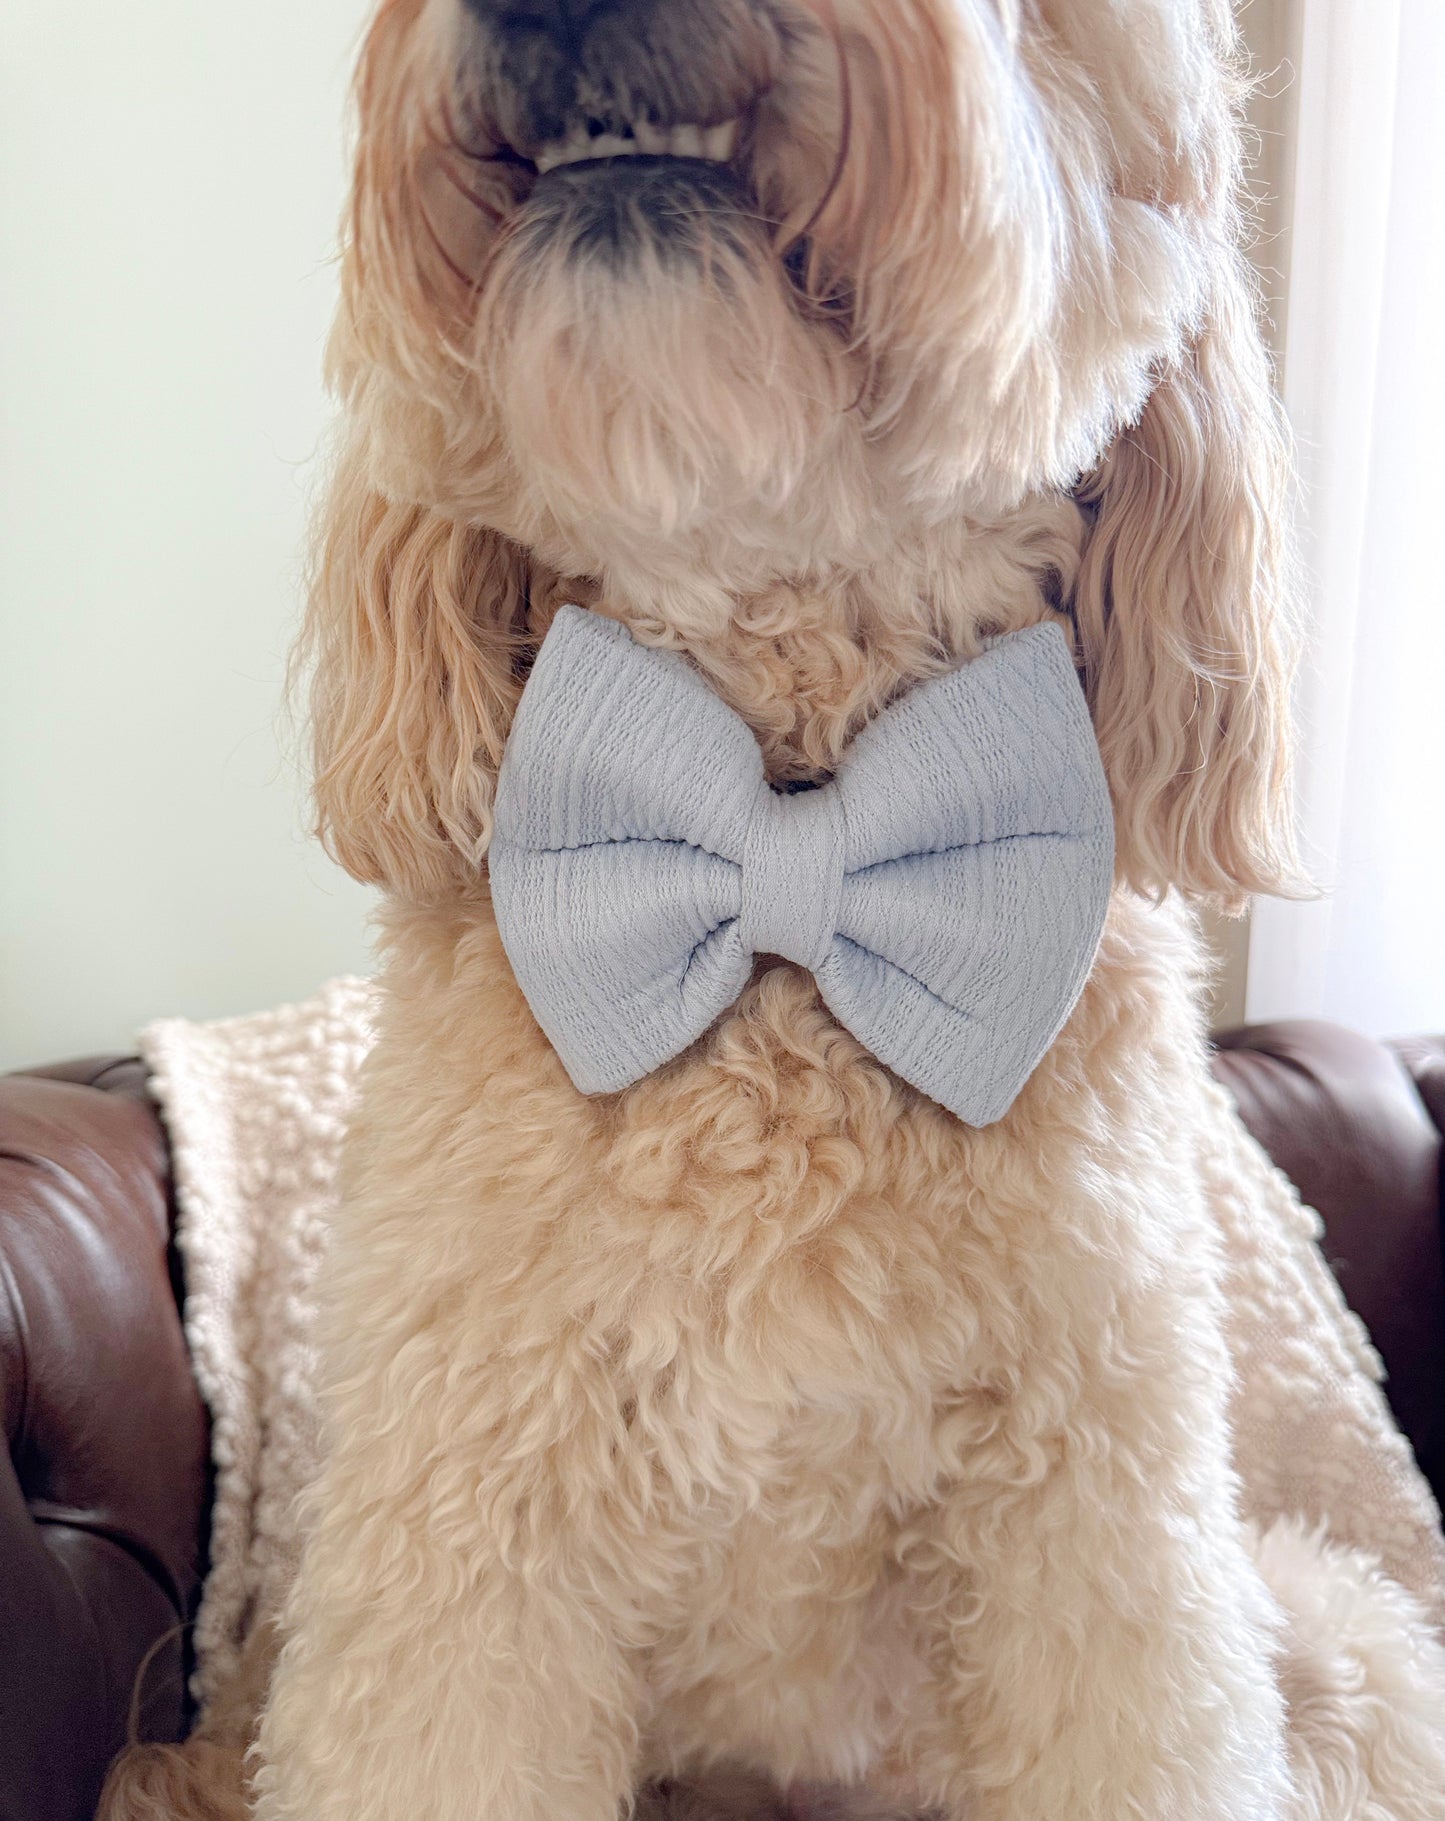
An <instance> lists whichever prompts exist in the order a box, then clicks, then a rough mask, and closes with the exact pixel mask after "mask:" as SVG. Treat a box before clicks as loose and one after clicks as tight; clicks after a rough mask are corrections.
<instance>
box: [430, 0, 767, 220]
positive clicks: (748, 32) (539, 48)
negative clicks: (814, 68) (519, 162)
mask: <svg viewBox="0 0 1445 1821" xmlns="http://www.w3.org/2000/svg"><path fill="white" fill-rule="evenodd" d="M460 3H461V6H462V11H463V30H464V57H465V62H466V65H467V67H468V72H469V82H468V86H469V87H470V88H471V89H472V91H473V94H474V96H475V99H476V101H477V103H478V104H479V106H480V108H481V111H482V113H483V115H484V116H485V117H486V119H487V122H488V125H489V126H490V127H491V129H492V130H493V131H494V132H495V134H496V135H497V137H498V138H500V139H501V140H502V141H503V143H504V144H506V145H507V146H508V147H509V148H510V149H511V150H512V151H513V152H515V153H516V154H517V156H518V157H520V158H522V159H525V160H527V161H528V162H530V163H532V164H534V165H535V166H536V169H537V171H538V173H539V176H540V177H541V178H543V179H545V178H547V177H548V176H549V175H550V174H551V173H553V172H556V171H567V170H571V171H577V170H579V169H580V170H583V171H591V172H598V170H599V167H600V174H601V176H602V177H603V178H604V179H609V178H610V177H611V176H613V175H615V174H616V171H617V168H618V167H620V166H621V165H622V164H623V163H624V162H625V161H629V160H636V161H643V162H646V163H648V164H650V165H651V166H652V167H654V169H655V170H674V171H675V172H676V173H677V174H678V175H679V176H680V177H682V178H683V179H684V180H685V179H686V178H687V177H688V175H689V174H697V173H698V172H699V171H701V172H703V173H708V174H709V175H710V178H711V180H712V181H711V182H710V186H709V187H710V189H711V190H713V191H715V190H716V188H717V185H716V177H717V174H718V173H719V172H722V171H725V170H728V169H729V168H730V167H731V166H732V165H733V164H734V161H735V160H736V159H737V156H738V153H739V148H740V143H741V140H742V137H743V133H744V125H745V116H746V114H747V111H748V109H749V108H750V107H751V105H752V104H753V102H754V101H755V100H756V99H757V97H758V95H759V94H760V93H762V92H763V90H764V89H765V88H766V87H767V85H768V82H769V80H770V74H771V67H772V64H773V61H774V59H775V57H776V50H777V38H776V31H775V29H774V27H773V25H772V23H771V20H770V18H769V16H768V14H767V12H766V11H765V10H764V0H460ZM654 187H655V185H654Z"/></svg>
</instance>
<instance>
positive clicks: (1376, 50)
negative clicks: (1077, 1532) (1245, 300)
mask: <svg viewBox="0 0 1445 1821" xmlns="http://www.w3.org/2000/svg"><path fill="white" fill-rule="evenodd" d="M1298 30H1299V35H1298V71H1297V78H1296V80H1297V97H1298V102H1297V105H1298V117H1297V136H1296V139H1295V143H1294V159H1293V164H1294V172H1295V177H1294V192H1293V200H1292V206H1291V208H1290V211H1289V225H1288V235H1289V282H1288V289H1287V313H1286V319H1285V355H1284V369H1283V379H1284V393H1285V402H1286V404H1287V405H1288V407H1289V412H1290V416H1291V418H1292V420H1293V423H1294V426H1295V433H1296V436H1297V438H1298V441H1299V455H1300V466H1301V473H1302V479H1303V486H1304V499H1303V512H1302V516H1303V527H1302V530H1303V535H1302V555H1303V559H1304V565H1305V571H1306V581H1307V595H1308V601H1309V627H1308V639H1309V647H1308V657H1307V662H1306V666H1305V671H1304V674H1303V675H1302V677H1301V680H1300V695H1299V705H1300V715H1301V721H1302V730H1303V733H1302V754H1301V759H1302V763H1301V769H1300V806H1301V825H1302V831H1303V835H1304V839H1305V847H1306V854H1307V857H1308V860H1309V863H1310V865H1311V867H1312V869H1313V871H1314V874H1315V877H1316V878H1317V879H1318V880H1319V881H1320V882H1321V883H1322V884H1323V885H1324V886H1326V887H1327V888H1328V889H1327V895H1326V896H1325V897H1323V898H1322V899H1321V900H1320V901H1318V902H1316V903H1309V904H1279V903H1275V902H1261V903H1260V904H1258V905H1257V906H1256V907H1255V912H1254V916H1253V920H1252V925H1251V935H1250V953H1249V976H1248V994H1247V1001H1246V1010H1247V1014H1248V1016H1249V1017H1250V1018H1274V1017H1300V1016H1303V1017H1311V1016H1313V1017H1327V1018H1336V1019H1339V1020H1340V1021H1342V1022H1344V1023H1347V1024H1353V1025H1355V1026H1357V1027H1359V1028H1361V1029H1364V1030H1367V1031H1370V1032H1373V1033H1376V1034H1385V1033H1388V1032H1404V1031H1412V1030H1422V1029H1426V1028H1431V1029H1435V1030H1445V561H1442V556H1441V550H1442V546H1445V537H1442V535H1441V534H1442V531H1445V79H1442V72H1445V5H1442V4H1441V0H1303V7H1302V13H1301V15H1300V18H1299V28H1298Z"/></svg>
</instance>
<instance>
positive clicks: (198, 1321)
mask: <svg viewBox="0 0 1445 1821" xmlns="http://www.w3.org/2000/svg"><path fill="white" fill-rule="evenodd" d="M373 1003H374V1000H373V989H372V988H371V986H370V985H369V984H368V983H367V982H366V981H364V980H355V979H345V980H336V981H333V982H332V983H331V984H330V985H328V986H326V987H323V988H322V990H321V991H320V992H319V993H317V994H316V996H315V997H314V998H312V999H308V1000H307V1001H306V1002H305V1003H304V1004H301V1005H291V1006H283V1007H281V1008H280V1010H278V1011H272V1012H263V1013H260V1014H258V1015H256V1016H255V1017H249V1018H230V1019H224V1020H222V1021H220V1022H218V1023H214V1024H191V1023H188V1022H186V1021H185V1020H182V1019H167V1020H165V1021H163V1022H161V1023H158V1024H153V1025H151V1026H150V1027H149V1029H147V1030H146V1031H145V1032H143V1033H142V1037H141V1050H142V1053H143V1055H144V1057H145V1059H146V1062H147V1063H148V1065H149V1067H150V1070H151V1075H152V1085H153V1088H154V1092H155V1094H156V1096H157V1099H158V1100H159V1103H160V1107H161V1111H162V1113H163V1115H164V1118H165V1121H166V1125H167V1127H168V1128H169V1132H170V1137H171V1145H172V1150H173V1155H174V1162H175V1179H176V1192H177V1201H178V1204H179V1209H180V1219H179V1233H178V1238H179V1244H180V1248H181V1252H182V1255H183V1257H184V1260H185V1268H186V1331H187V1335H188V1337H189V1340H190V1346H191V1354H192V1358H193V1359H194V1362H195V1369H196V1376H197V1379H198V1380H199V1382H200V1386H201V1389H202V1391H203V1392H204V1394H205V1397H206V1400H207V1402H208V1404H209V1405H210V1409H211V1416H212V1421H213V1446H214V1450H215V1465H216V1501H215V1513H214V1519H213V1525H212V1532H211V1568H210V1574H209V1577H208V1579H207V1581H206V1587H205V1593H204V1597H203V1600H202V1604H201V1611H200V1616H199V1619H198V1621H197V1627H196V1649H197V1662H198V1668H197V1693H198V1695H199V1697H200V1699H201V1700H202V1701H203V1702H204V1701H206V1700H208V1699H209V1698H210V1697H211V1696H212V1695H213V1694H214V1693H215V1691H216V1690H217V1689H218V1688H219V1687H221V1686H222V1685H223V1684H224V1682H225V1680H226V1678H227V1676H228V1675H229V1673H230V1672H231V1670H232V1669H233V1668H234V1666H235V1664H236V1662H237V1658H238V1655H239V1652H240V1649H241V1645H242V1643H243V1640H244V1639H245V1637H246V1636H247V1634H248V1632H249V1630H250V1628H251V1627H252V1626H253V1625H254V1624H255V1623H256V1621H257V1619H258V1618H262V1617H265V1616H267V1615H269V1614H271V1613H274V1612H275V1611H276V1609H277V1608H278V1606H279V1604H280V1600H281V1596H282V1594H283V1591H284V1589H285V1586H286V1584H287V1582H288V1580H289V1578H290V1574H291V1570H292V1567H293V1565H294V1563H295V1560H296V1555H297V1547H298V1539H297V1533H296V1526H295V1522H294V1519H293V1516H292V1509H293V1500H294V1495H295V1494H296V1492H297V1491H298V1489H299V1488H300V1487H301V1485H302V1484H303V1483H304V1481H305V1479H306V1478H307V1475H308V1474H309V1472H310V1470H311V1465H312V1462H313V1460H314V1458H315V1453H316V1434H317V1426H316V1416H315V1407H314V1400H313V1390H312V1385H313V1364H314V1360H313V1353H312V1346H311V1328H312V1320H313V1310H314V1303H313V1288H314V1285H315V1281H316V1273H317V1270H318V1267H319V1266H320V1263H321V1261H322V1259H323V1257H324V1255H325V1251H326V1238H327V1231H328V1224H329V1221H330V1217H331V1210H332V1207H333V1204H334V1200H335V1195H336V1168H337V1160H338V1157H339V1153H340V1148H341V1139H342V1135H343V1133H344V1131H345V1127H346V1119H347V1112H348V1109H349V1107H350V1104H351V1099H352V1094H353V1091H354V1087H355V1082H356V1075H357V1069H358V1067H359V1065H360V1063H361V1061H362V1058H363V1057H364V1056H365V1054H366V1052H367V1049H368V1048H369V1046H370V1043H371V1039H372V1023H371V1018H372V1009H373ZM1211 1116H1212V1118H1213V1119H1214V1120H1215V1121H1217V1128H1218V1129H1217V1134H1216V1135H1217V1138H1218V1143H1217V1144H1216V1145H1213V1146H1211V1147H1210V1150H1211V1152H1212V1154H1213V1156H1214V1158H1215V1160H1216V1161H1215V1164H1214V1165H1213V1167H1214V1168H1216V1169H1217V1170H1218V1172H1219V1176H1220V1180H1219V1182H1218V1183H1217V1184H1216V1185H1215V1187H1216V1193H1215V1197H1214V1200H1215V1205H1216V1207H1217V1208H1218V1209H1219V1210H1220V1219H1221V1222H1222V1226H1223V1231H1224V1241H1225V1247H1226V1252H1227V1256H1228V1259H1229V1270H1230V1286H1229V1288H1230V1301H1231V1309H1232V1345H1233V1354H1234V1362H1235V1369H1236V1388H1235V1399H1234V1416H1235V1429H1236V1439H1235V1448H1236V1458H1237V1461H1238V1465H1239V1471H1240V1475H1241V1479H1242V1481H1243V1485H1244V1493H1245V1500H1246V1505H1247V1507H1248V1511H1249V1515H1250V1516H1251V1518H1253V1519H1254V1520H1255V1521H1256V1522H1257V1523H1258V1524H1259V1525H1260V1526H1261V1528H1263V1527H1265V1526H1267V1525H1268V1524H1269V1523H1271V1522H1272V1521H1273V1520H1274V1519H1275V1518H1277V1517H1281V1516H1297V1517H1300V1518H1302V1519H1304V1520H1305V1521H1306V1522H1307V1523H1308V1524H1309V1525H1310V1526H1312V1527H1318V1528H1320V1529H1322V1530H1323V1531H1324V1533H1325V1534H1326V1535H1327V1536H1328V1537H1329V1538H1330V1539H1331V1540H1332V1541H1334V1542H1337V1543H1342V1544H1347V1545H1350V1546H1352V1547H1354V1548H1357V1549H1362V1550H1365V1551H1366V1552H1369V1553H1372V1554H1374V1555H1376V1556H1378V1557H1379V1559H1380V1560H1381V1562H1382V1563H1383V1565H1384V1567H1385V1569H1386V1570H1387V1571H1388V1573H1389V1574H1390V1575H1392V1576H1393V1577H1394V1578H1395V1579H1396V1580H1397V1581H1399V1582H1400V1583H1401V1584H1402V1585H1404V1586H1405V1587H1407V1588H1409V1589H1410V1590H1411V1591H1412V1592H1413V1593H1415V1594H1417V1595H1418V1596H1419V1597H1420V1599H1421V1600H1422V1601H1423V1602H1424V1604H1425V1605H1426V1607H1427V1608H1428V1609H1429V1610H1430V1611H1431V1613H1432V1614H1433V1615H1434V1616H1435V1618H1436V1620H1437V1622H1440V1621H1445V1542H1442V1538H1441V1534H1440V1527H1439V1514H1438V1512H1437V1511H1436V1509H1435V1505H1434V1501H1433V1500H1432V1498H1431V1496H1430V1491H1429V1488H1428V1487H1427V1486H1426V1484H1425V1482H1424V1480H1423V1479H1422V1478H1421V1476H1420V1473H1419V1471H1418V1470H1417V1468H1416V1466H1415V1463H1414V1459H1413V1457H1412V1455H1411V1452H1410V1448H1409V1444H1408V1443H1407V1442H1406V1441H1405V1439H1404V1438H1403V1436H1401V1435H1400V1433H1399V1431H1398V1430H1397V1429H1396V1428H1395V1426H1394V1424H1393V1422H1392V1421H1391V1418H1390V1414H1389V1410H1388V1407H1387V1405H1386V1403H1385V1400H1384V1397H1383V1395H1382V1393H1381V1391H1380V1377H1381V1373H1380V1363H1379V1359H1378V1357H1377V1356H1376V1354H1375V1352H1374V1350H1373V1349H1372V1348H1371V1346H1370V1344H1369V1340H1368V1338H1367V1336H1366V1334H1365V1332H1364V1329H1363V1327H1362V1326H1361V1324H1360V1322H1359V1321H1358V1319H1357V1318H1356V1317H1355V1316H1354V1315H1353V1314H1351V1312H1350V1311H1349V1309H1348V1308H1347V1307H1346V1305H1345V1302H1344V1299H1343V1297H1342V1296H1341V1294H1340V1291H1339V1289H1338V1287H1337V1286H1336V1283H1335V1280H1334V1278H1333V1276H1332V1275H1331V1273H1330V1271H1329V1268H1328V1267H1327V1266H1326V1264H1325V1262H1324V1259H1323V1258H1322V1256H1321V1254H1320V1251H1319V1247H1318V1245H1317V1243H1316V1242H1317V1237H1318V1233H1319V1221H1318V1218H1317V1217H1316V1216H1315V1215H1314V1214H1313V1213H1311V1212H1310V1211H1309V1210H1308V1209H1306V1208H1303V1207H1301V1205H1300V1202H1299V1198H1298V1196H1297V1195H1296V1194H1295V1193H1294V1191H1293V1189H1292V1188H1291V1186H1290V1185H1289V1183H1288V1182H1287V1181H1286V1179H1285V1178H1284V1176H1283V1175H1281V1174H1280V1172H1279V1171H1278V1170H1276V1169H1275V1168H1274V1167H1273V1166H1272V1165H1271V1163H1270V1162H1269V1160H1268V1158H1267V1157H1266V1156H1265V1155H1264V1153H1263V1152H1262V1151H1261V1150H1260V1149H1259V1147H1258V1146H1257V1145H1256V1144H1255V1143H1254V1142H1253V1140H1252V1139H1251V1138H1250V1137H1249V1136H1248V1134H1247V1133H1246V1132H1245V1130H1244V1128H1243V1126H1242V1125H1241V1124H1240V1122H1239V1120H1238V1119H1237V1118H1236V1117H1235V1115H1234V1112H1233V1110H1232V1108H1231V1106H1230V1104H1229V1101H1228V1099H1227V1097H1226V1096H1225V1095H1224V1094H1223V1093H1222V1092H1220V1091H1218V1090H1216V1091H1215V1093H1214V1095H1213V1099H1212V1107H1211Z"/></svg>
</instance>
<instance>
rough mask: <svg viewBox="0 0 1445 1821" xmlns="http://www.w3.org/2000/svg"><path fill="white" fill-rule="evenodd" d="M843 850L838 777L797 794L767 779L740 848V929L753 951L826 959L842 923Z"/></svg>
mask: <svg viewBox="0 0 1445 1821" xmlns="http://www.w3.org/2000/svg"><path fill="white" fill-rule="evenodd" d="M844 851H845V849H844V828H843V802H842V793H841V792H840V791H839V789H838V788H837V786H836V785H835V784H825V785H823V786H822V787H821V788H820V789H818V790H805V791H799V792H797V793H796V794H795V795H793V796H779V795H778V794H777V793H776V792H775V791H773V790H771V789H769V788H768V786H767V785H766V784H765V785H763V787H762V790H761V792H760V794H759V798H758V803H757V807H756V809H755V810H754V812H753V817H752V821H751V822H750V823H749V825H748V836H747V843H746V846H745V847H744V850H743V863H742V910H741V914H740V917H739V928H738V934H739V936H740V937H741V939H742V943H743V946H744V947H745V948H746V949H747V950H748V952H749V953H750V954H754V955H781V956H783V958H784V959H785V960H788V961H796V962H797V964H798V965H799V966H800V967H806V968H809V969H811V970H813V971H814V972H816V971H817V969H818V968H819V967H821V966H822V964H823V961H824V959H825V958H826V956H827V954H828V950H829V949H830V947H831V946H832V942H833V937H834V935H835V934H836V932H837V928H838V901H839V899H840V897H841V896H842V891H843V866H844Z"/></svg>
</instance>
